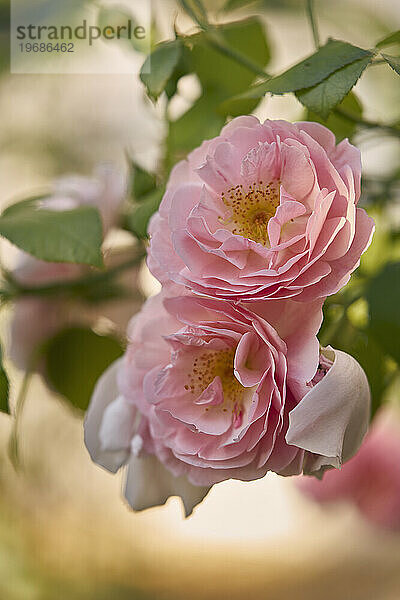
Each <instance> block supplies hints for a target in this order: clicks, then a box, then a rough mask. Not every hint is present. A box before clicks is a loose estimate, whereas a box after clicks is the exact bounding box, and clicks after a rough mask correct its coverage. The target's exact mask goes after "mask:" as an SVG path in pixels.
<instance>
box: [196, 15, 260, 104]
mask: <svg viewBox="0 0 400 600" xmlns="http://www.w3.org/2000/svg"><path fill="white" fill-rule="evenodd" d="M214 31H215V33H217V34H218V37H219V38H220V39H221V41H222V42H223V43H224V45H225V46H227V48H232V49H233V50H234V51H236V52H238V53H240V54H241V55H243V56H244V57H246V58H247V59H249V60H251V61H252V62H253V63H255V64H256V65H257V66H258V67H260V69H262V68H263V67H264V66H265V65H266V64H267V63H268V61H269V59H270V51H269V47H268V44H267V41H266V38H265V31H264V27H263V25H262V23H261V22H260V20H259V19H258V18H256V17H250V18H248V19H244V20H242V21H238V22H234V23H227V24H225V25H221V26H219V27H218V28H216V29H215V30H214ZM210 39H212V38H210ZM191 41H192V42H193V49H192V65H193V70H194V71H195V73H196V74H197V76H198V78H199V80H200V82H201V84H202V86H203V88H204V89H205V90H207V91H208V90H219V92H220V93H221V95H223V96H224V98H223V99H225V98H229V97H230V96H232V95H234V94H238V93H239V92H241V91H244V90H246V89H247V88H248V86H249V85H250V84H251V82H252V81H254V79H255V73H254V72H252V71H251V70H250V69H248V68H246V67H245V66H243V65H241V64H239V63H238V62H237V61H235V60H234V59H233V58H231V57H229V56H226V55H224V54H222V53H221V52H220V51H219V50H218V49H216V48H214V47H212V46H211V45H210V41H209V39H208V34H207V32H205V33H199V34H197V35H195V36H192V38H191Z"/></svg>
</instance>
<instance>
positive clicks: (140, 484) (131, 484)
mask: <svg viewBox="0 0 400 600" xmlns="http://www.w3.org/2000/svg"><path fill="white" fill-rule="evenodd" d="M209 490H210V487H209V486H196V485H193V484H192V483H190V482H189V481H188V480H187V478H186V477H184V476H180V477H175V476H174V475H173V474H172V473H171V472H170V471H168V470H167V469H166V468H165V467H164V465H162V464H161V462H160V461H159V460H158V458H156V457H155V456H154V455H151V454H143V455H141V456H132V457H131V459H130V461H129V463H128V473H127V478H126V483H125V498H126V499H127V501H128V503H129V505H130V506H131V507H132V508H133V509H134V510H144V509H146V508H151V507H152V506H159V505H162V504H165V502H166V501H167V500H168V498H169V497H170V496H180V498H181V499H182V502H183V506H184V509H185V516H186V517H188V516H189V515H190V514H191V513H192V511H193V508H194V507H195V506H196V505H197V504H199V503H200V502H201V501H202V500H203V498H204V497H205V496H206V495H207V493H208V491H209Z"/></svg>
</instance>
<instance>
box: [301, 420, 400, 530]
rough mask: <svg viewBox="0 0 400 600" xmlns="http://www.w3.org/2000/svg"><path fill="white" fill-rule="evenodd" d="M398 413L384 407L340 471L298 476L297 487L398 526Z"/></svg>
mask: <svg viewBox="0 0 400 600" xmlns="http://www.w3.org/2000/svg"><path fill="white" fill-rule="evenodd" d="M399 465H400V415H399V414H397V412H396V411H395V410H393V409H392V410H388V409H384V410H383V411H382V412H381V414H380V415H379V416H378V417H377V418H376V420H375V421H374V423H373V425H372V427H371V429H370V431H369V432H368V435H367V436H366V438H365V440H364V442H363V444H362V446H361V448H360V450H359V451H358V452H357V454H356V455H355V456H354V457H353V458H352V459H351V460H349V462H348V463H346V464H345V465H344V466H343V467H342V469H341V470H340V471H337V470H332V471H327V472H326V473H325V475H324V477H323V479H322V480H321V481H319V480H317V479H315V478H312V477H302V478H299V479H298V481H297V482H296V483H297V486H298V488H299V489H300V490H301V491H302V492H303V493H304V494H306V495H307V496H309V497H310V498H312V499H313V500H315V501H317V502H321V503H328V502H339V501H345V502H351V503H354V504H355V505H356V506H357V507H358V509H359V510H360V512H361V513H362V514H363V515H364V517H365V518H366V519H368V520H369V521H371V522H372V523H375V524H376V525H380V526H382V527H386V528H388V529H396V530H400V466H399Z"/></svg>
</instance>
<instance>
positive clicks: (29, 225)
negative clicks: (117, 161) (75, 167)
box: [0, 200, 103, 267]
mask: <svg viewBox="0 0 400 600" xmlns="http://www.w3.org/2000/svg"><path fill="white" fill-rule="evenodd" d="M0 235H2V236H4V237H5V238H7V239H8V240H9V241H10V242H12V243H13V244H15V245H16V246H18V247H19V248H21V249H22V250H24V251H25V252H28V253H29V254H32V255H33V256H35V257H36V258H39V259H41V260H45V261H51V262H71V263H80V264H87V265H92V266H95V267H102V266H103V258H102V254H101V244H102V238H103V231H102V223H101V219H100V214H99V211H98V210H97V209H96V208H94V207H92V206H81V207H79V208H75V209H73V210H68V211H55V210H45V209H40V208H36V203H35V201H33V200H32V201H28V202H22V203H19V204H18V205H15V206H14V207H8V208H7V209H6V210H5V211H4V213H3V214H2V215H1V216H0Z"/></svg>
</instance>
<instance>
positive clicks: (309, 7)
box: [306, 0, 321, 50]
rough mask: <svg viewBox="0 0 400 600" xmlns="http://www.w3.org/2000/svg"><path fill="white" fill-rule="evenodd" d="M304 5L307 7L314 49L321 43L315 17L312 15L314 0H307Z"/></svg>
mask: <svg viewBox="0 0 400 600" xmlns="http://www.w3.org/2000/svg"><path fill="white" fill-rule="evenodd" d="M306 7H307V15H308V19H309V21H310V25H311V30H312V34H313V39H314V46H315V48H316V50H318V49H319V48H320V45H321V44H320V41H319V33H318V27H317V21H316V19H315V15H314V0H307V2H306Z"/></svg>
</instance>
